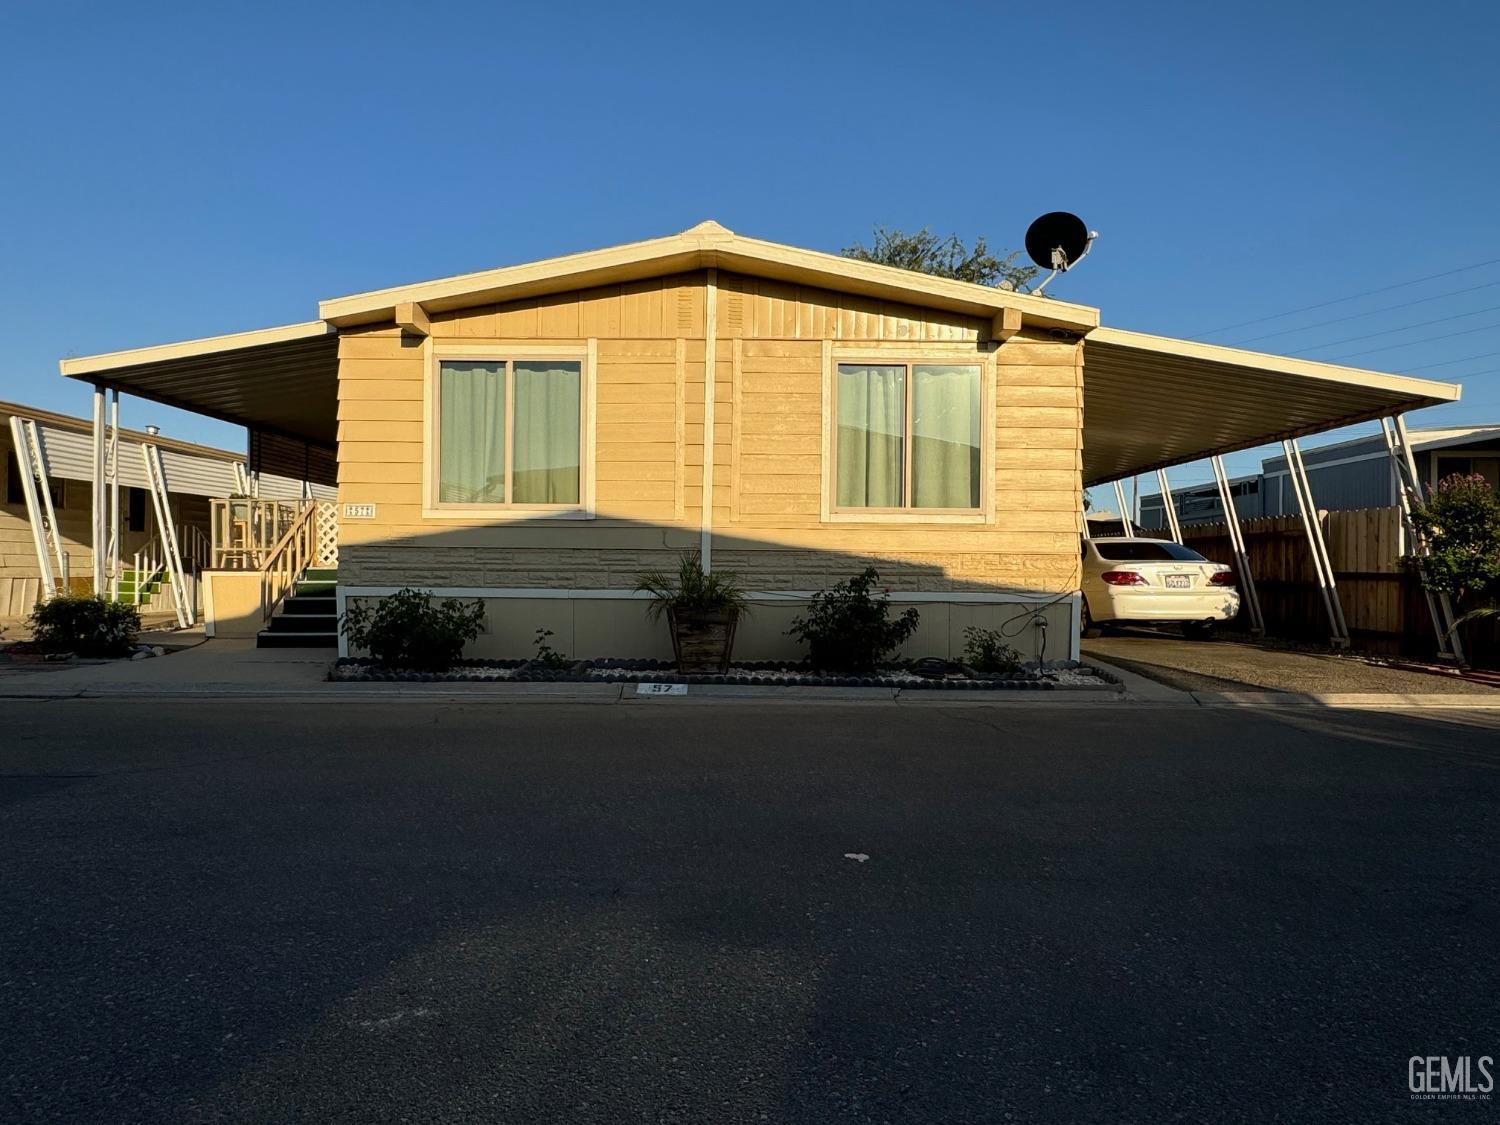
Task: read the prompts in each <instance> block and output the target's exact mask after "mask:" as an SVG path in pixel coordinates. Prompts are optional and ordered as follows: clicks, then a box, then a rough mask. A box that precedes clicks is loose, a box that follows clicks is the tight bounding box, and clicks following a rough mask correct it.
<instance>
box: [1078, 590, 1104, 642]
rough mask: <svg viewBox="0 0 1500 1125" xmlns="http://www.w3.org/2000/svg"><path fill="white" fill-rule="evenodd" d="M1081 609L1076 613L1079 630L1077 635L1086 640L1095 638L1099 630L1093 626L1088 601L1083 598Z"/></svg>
mask: <svg viewBox="0 0 1500 1125" xmlns="http://www.w3.org/2000/svg"><path fill="white" fill-rule="evenodd" d="M1082 601H1083V608H1082V609H1080V610H1079V612H1078V621H1079V629H1078V634H1079V636H1081V637H1084V638H1086V639H1091V638H1093V637H1097V636H1098V635H1099V634H1100V632H1101V630H1100V628H1099V626H1097V625H1095V624H1094V618H1093V617H1092V616H1091V615H1090V614H1089V600H1088V598H1083V599H1082Z"/></svg>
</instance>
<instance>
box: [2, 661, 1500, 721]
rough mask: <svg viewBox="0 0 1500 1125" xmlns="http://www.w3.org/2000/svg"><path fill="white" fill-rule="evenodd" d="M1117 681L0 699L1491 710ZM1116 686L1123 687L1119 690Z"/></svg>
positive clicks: (505, 687)
mask: <svg viewBox="0 0 1500 1125" xmlns="http://www.w3.org/2000/svg"><path fill="white" fill-rule="evenodd" d="M1097 663H1098V664H1099V666H1100V667H1101V668H1103V669H1104V670H1105V671H1107V672H1109V673H1110V674H1113V675H1117V676H1119V678H1120V680H1121V682H1122V683H1121V685H1113V684H1111V685H1106V686H1104V687H1098V688H1093V687H1076V686H1075V687H1070V688H1058V689H1056V690H1053V691H1014V692H1012V691H998V692H980V691H975V692H964V691H951V692H940V691H909V690H903V689H900V688H889V687H868V688H865V687H826V688H818V687H778V686H775V685H769V684H768V685H763V686H762V685H733V684H693V685H688V690H687V691H686V692H685V693H684V694H682V695H661V696H641V695H638V694H637V693H636V690H635V689H636V686H637V685H635V684H630V683H600V684H588V683H521V684H495V683H469V684H465V683H458V682H454V683H433V684H418V683H411V684H392V683H331V682H323V683H318V684H312V685H307V686H300V687H298V686H277V685H267V684H243V683H206V684H193V685H184V684H176V685H161V686H145V685H142V684H138V683H115V684H109V683H105V684H95V685H89V686H78V685H70V686H66V687H65V686H61V685H59V686H57V687H48V686H45V685H40V684H37V685H28V686H25V687H20V686H17V687H0V702H4V701H6V700H14V701H18V702H24V701H32V702H47V701H60V700H70V699H85V700H96V701H120V700H127V701H134V700H139V701H143V702H150V701H159V700H176V701H180V702H192V701H209V700H284V701H287V702H296V703H359V704H370V703H379V702H387V701H388V702H395V701H402V702H411V701H424V700H425V701H428V702H443V703H483V704H546V703H583V704H593V705H603V706H611V705H616V704H629V705H631V706H636V707H650V706H658V707H660V706H684V705H687V706H691V705H694V704H698V705H709V704H725V703H754V704H758V705H768V704H769V705H795V704H799V703H803V704H838V703H844V704H897V705H900V706H912V705H918V706H922V707H974V706H985V707H990V706H999V707H1010V706H1020V707H1080V706H1081V707H1088V708H1095V707H1133V708H1138V707H1144V708H1149V707H1153V706H1155V707H1161V706H1168V707H1174V706H1175V707H1205V708H1235V707H1262V708H1272V709H1278V710H1279V709H1312V708H1322V709H1344V710H1380V711H1422V710H1438V711H1500V693H1496V695H1495V696H1494V697H1493V698H1491V697H1489V696H1483V695H1460V694H1430V693H1421V694H1413V693H1403V694H1377V693H1321V694H1299V693H1294V692H1275V691H1246V692H1185V691H1178V690H1176V689H1174V688H1168V687H1165V686H1164V685H1161V684H1157V683H1155V682H1154V681H1150V680H1146V679H1144V677H1141V676H1137V675H1134V674H1133V673H1130V672H1125V671H1123V670H1116V669H1114V668H1112V667H1110V666H1109V665H1107V664H1104V663H1103V662H1102V661H1101V662H1097ZM1122 687H1123V690H1122Z"/></svg>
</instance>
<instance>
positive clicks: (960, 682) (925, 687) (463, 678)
mask: <svg viewBox="0 0 1500 1125" xmlns="http://www.w3.org/2000/svg"><path fill="white" fill-rule="evenodd" d="M1073 667H1081V666H1079V665H1073ZM485 670H495V671H508V672H512V673H513V674H512V675H509V676H503V677H501V676H485V675H478V674H476V673H480V672H483V671H485ZM767 673H770V674H769V675H768V674H767ZM1101 678H1103V677H1102V676H1101ZM329 679H332V680H337V681H340V682H344V683H350V682H353V683H372V682H373V683H381V682H395V683H627V684H628V683H657V684H715V685H718V684H725V685H739V686H744V687H876V688H888V689H900V690H903V691H1055V690H1056V689H1057V684H1055V683H1053V682H1052V681H1051V680H1046V679H1043V678H1042V677H1041V676H1040V675H1039V674H1037V673H1036V672H1022V673H1011V674H994V675H979V676H976V677H965V678H958V677H953V678H946V679H922V678H920V677H915V676H913V675H911V674H910V673H908V672H906V671H905V670H904V669H899V668H891V669H883V670H882V671H881V672H880V673H879V674H876V675H873V676H839V675H830V674H826V673H822V672H817V671H813V670H811V669H808V668H805V667H802V666H798V665H788V664H785V663H780V662H776V661H746V662H744V663H742V664H736V665H735V666H734V667H733V668H731V669H730V670H729V671H728V672H725V673H722V674H721V673H684V672H678V671H677V670H676V668H675V666H674V665H673V664H671V663H670V662H668V661H664V660H619V659H611V658H609V657H600V658H597V659H594V660H581V661H579V662H578V663H576V664H574V665H573V666H572V667H571V668H567V669H549V668H543V667H539V666H537V665H536V664H535V663H534V662H532V661H529V660H465V661H463V662H461V663H460V664H458V665H456V666H455V667H454V668H452V669H450V670H449V671H447V672H414V671H408V670H402V669H386V668H380V667H377V666H376V665H375V664H373V663H372V662H371V661H368V660H363V659H360V658H358V657H350V656H343V657H340V658H339V659H338V660H337V661H335V662H334V665H333V668H332V670H331V672H330V674H329Z"/></svg>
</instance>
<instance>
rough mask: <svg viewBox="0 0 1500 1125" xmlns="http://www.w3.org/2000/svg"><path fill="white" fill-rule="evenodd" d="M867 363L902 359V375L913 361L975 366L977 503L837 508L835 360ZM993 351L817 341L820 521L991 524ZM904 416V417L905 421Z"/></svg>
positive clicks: (994, 366)
mask: <svg viewBox="0 0 1500 1125" xmlns="http://www.w3.org/2000/svg"><path fill="white" fill-rule="evenodd" d="M848 363H864V364H869V365H871V366H893V365H896V364H904V365H905V366H906V368H907V372H908V375H907V379H908V382H909V381H910V371H911V368H912V367H913V366H916V365H923V366H926V365H934V366H941V367H974V366H976V365H977V366H978V367H979V414H980V417H981V418H982V419H983V422H982V427H983V431H982V437H981V441H980V448H979V493H980V495H979V507H977V508H840V507H839V506H838V504H837V503H836V502H835V498H836V497H837V495H838V454H837V449H836V444H835V443H836V442H837V441H838V422H837V417H838V416H837V413H836V412H837V409H838V398H837V395H838V392H837V377H836V376H837V372H838V368H839V365H840V364H848ZM995 372H996V364H995V355H994V352H992V351H974V352H968V351H965V352H958V351H956V350H953V349H951V348H934V347H929V346H927V345H925V344H915V345H913V346H911V347H909V348H902V349H900V350H899V351H897V350H895V349H890V350H875V349H871V348H835V347H834V346H833V342H832V341H831V340H825V341H823V448H822V463H823V472H822V477H823V480H822V486H823V487H822V490H821V491H822V522H824V523H860V524H872V523H878V524H993V523H994V522H995V425H996V418H995V378H996V374H995ZM909 424H910V420H909V419H908V425H909Z"/></svg>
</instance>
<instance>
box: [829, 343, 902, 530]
mask: <svg viewBox="0 0 1500 1125" xmlns="http://www.w3.org/2000/svg"><path fill="white" fill-rule="evenodd" d="M905 415H906V368H905V367H869V366H864V365H861V364H840V365H839V369H838V436H837V449H838V466H837V479H838V487H837V497H838V505H839V507H841V508H899V507H901V503H902V495H901V492H902V478H903V476H904V474H905V469H904V467H903V465H902V462H901V456H902V444H903V434H904V433H905V428H906V418H905Z"/></svg>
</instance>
